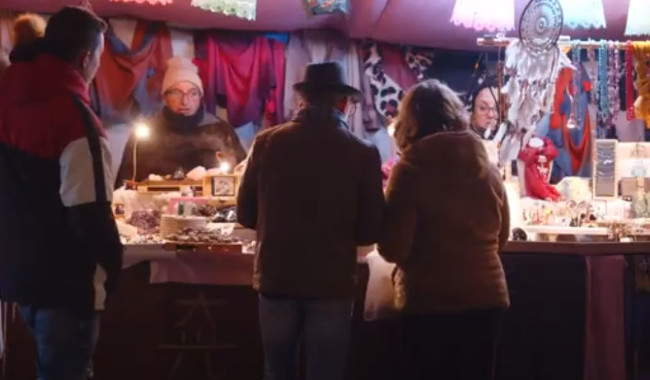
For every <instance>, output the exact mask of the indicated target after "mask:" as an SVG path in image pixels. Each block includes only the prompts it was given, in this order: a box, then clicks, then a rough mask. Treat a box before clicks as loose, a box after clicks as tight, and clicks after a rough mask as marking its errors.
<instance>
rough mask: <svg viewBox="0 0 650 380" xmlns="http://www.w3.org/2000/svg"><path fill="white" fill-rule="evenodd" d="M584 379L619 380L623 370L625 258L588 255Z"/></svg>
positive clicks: (624, 375)
mask: <svg viewBox="0 0 650 380" xmlns="http://www.w3.org/2000/svg"><path fill="white" fill-rule="evenodd" d="M585 264H586V272H587V284H586V293H587V300H586V301H587V303H586V316H585V356H584V358H585V375H584V380H621V379H625V378H626V371H625V317H624V315H625V313H624V309H625V305H624V270H625V257H624V256H622V255H621V256H588V257H586V258H585Z"/></svg>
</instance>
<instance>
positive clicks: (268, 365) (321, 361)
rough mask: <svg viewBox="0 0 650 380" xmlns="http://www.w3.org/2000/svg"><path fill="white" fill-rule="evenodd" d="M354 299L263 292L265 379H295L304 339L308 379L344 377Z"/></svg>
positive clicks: (335, 379)
mask: <svg viewBox="0 0 650 380" xmlns="http://www.w3.org/2000/svg"><path fill="white" fill-rule="evenodd" d="M352 306H353V301H352V300H348V299H336V300H325V299H299V298H280V297H272V298H268V297H265V296H260V299H259V318H260V327H261V331H262V345H263V346H264V359H265V360H264V361H265V369H264V380H296V379H297V378H298V363H299V356H300V344H301V342H302V340H303V339H304V342H305V353H306V356H307V357H306V362H307V380H343V379H344V378H345V373H346V364H347V357H348V346H349V343H350V325H351V320H352Z"/></svg>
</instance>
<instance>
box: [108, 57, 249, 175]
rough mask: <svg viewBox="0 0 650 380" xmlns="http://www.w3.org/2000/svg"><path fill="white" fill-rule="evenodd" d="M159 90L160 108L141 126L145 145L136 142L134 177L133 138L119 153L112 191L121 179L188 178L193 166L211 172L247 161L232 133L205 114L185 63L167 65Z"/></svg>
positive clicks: (198, 85) (194, 74)
mask: <svg viewBox="0 0 650 380" xmlns="http://www.w3.org/2000/svg"><path fill="white" fill-rule="evenodd" d="M162 91H163V98H164V102H165V105H164V107H163V108H162V109H161V110H160V111H159V112H157V113H156V114H154V115H153V116H151V117H150V118H148V119H147V120H145V121H144V124H145V125H147V126H148V127H149V128H150V129H151V132H150V136H149V137H148V140H147V141H146V142H142V143H138V150H137V156H136V157H135V159H136V173H135V176H134V173H133V146H134V144H135V138H136V137H135V136H133V137H131V139H129V142H128V143H127V146H126V148H125V149H124V155H123V159H122V164H121V167H120V174H119V179H118V181H117V183H116V186H118V187H119V186H121V185H122V182H123V181H124V180H131V179H135V180H136V181H142V180H144V179H146V178H147V177H148V176H149V175H150V174H155V175H160V176H166V175H171V174H174V172H176V170H178V169H182V170H183V172H185V173H187V172H189V171H190V170H192V169H194V168H195V167H197V166H203V167H205V168H206V169H211V168H216V167H218V166H219V164H220V163H221V162H224V161H225V162H227V163H228V164H229V166H230V168H234V167H235V166H236V165H237V164H238V163H239V162H241V161H242V160H244V159H245V158H246V151H245V150H244V148H243V147H242V145H241V142H240V141H239V137H237V134H236V133H235V130H234V128H233V127H232V126H231V125H230V124H229V123H227V122H226V121H224V120H222V119H220V118H217V117H216V116H214V115H211V114H209V113H208V112H206V111H205V106H204V104H203V84H202V82H201V79H200V78H199V76H198V69H197V67H196V66H195V65H194V64H193V63H192V62H191V61H190V60H189V59H187V58H184V57H180V56H178V57H173V58H171V59H170V60H169V62H168V64H167V71H166V72H165V77H164V79H163V85H162ZM217 156H219V157H217Z"/></svg>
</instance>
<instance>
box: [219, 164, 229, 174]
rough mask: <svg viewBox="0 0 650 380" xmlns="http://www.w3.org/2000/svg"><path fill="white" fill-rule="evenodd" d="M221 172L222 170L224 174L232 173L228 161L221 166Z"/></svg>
mask: <svg viewBox="0 0 650 380" xmlns="http://www.w3.org/2000/svg"><path fill="white" fill-rule="evenodd" d="M219 170H221V172H222V173H228V172H230V164H229V163H228V162H226V161H222V162H221V164H219Z"/></svg>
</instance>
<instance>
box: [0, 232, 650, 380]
mask: <svg viewBox="0 0 650 380" xmlns="http://www.w3.org/2000/svg"><path fill="white" fill-rule="evenodd" d="M641 253H650V243H624V244H616V243H593V244H576V243H533V242H512V243H510V244H509V245H508V247H507V249H506V251H505V252H504V254H503V263H504V267H505V270H506V275H507V278H508V284H509V287H510V292H511V298H512V307H511V309H510V310H509V311H508V312H507V313H506V315H505V318H504V321H503V324H502V327H501V334H500V341H499V359H498V368H497V378H498V379H503V380H506V379H507V380H521V379H530V380H551V379H552V380H565V379H566V380H576V379H585V380H622V379H626V375H628V374H630V375H631V369H632V368H634V367H640V368H642V367H643V362H644V360H643V358H642V359H641V360H638V361H635V360H634V350H633V349H632V347H633V345H632V343H634V342H632V340H630V339H627V340H626V334H625V332H626V329H628V330H630V329H631V326H632V323H631V320H632V318H631V317H630V316H631V315H632V314H626V312H625V310H626V308H632V307H629V306H630V304H631V303H632V301H629V302H626V295H628V296H630V297H629V298H631V295H632V293H633V290H634V288H633V282H631V281H630V277H629V274H630V273H629V272H630V270H629V269H627V270H626V255H636V254H641ZM630 257H631V256H630ZM125 264H126V265H128V267H127V268H126V269H125V270H124V272H123V276H122V279H121V283H120V291H119V293H118V295H117V296H116V297H115V298H114V299H113V300H112V302H111V303H110V304H109V309H108V310H107V312H106V313H105V314H104V315H103V317H102V331H101V336H100V342H99V347H98V350H97V353H96V357H95V370H96V379H98V380H104V379H106V380H114V379H120V380H131V379H137V380H148V379H151V380H158V379H193V380H201V379H210V378H223V379H237V380H247V379H250V380H259V379H261V376H262V369H263V356H262V350H261V343H260V340H259V328H258V323H257V295H256V293H255V292H254V291H253V290H252V289H251V287H250V282H251V279H252V265H253V257H252V256H251V255H221V256H219V257H212V258H210V257H205V256H202V257H193V256H191V255H188V254H187V253H176V252H165V251H162V250H161V249H160V248H159V247H128V248H127V250H126V254H125ZM174 266H178V267H180V268H183V269H182V270H181V271H176V270H175V273H176V275H178V273H182V276H190V277H191V276H192V273H194V272H196V273H201V274H200V276H205V275H206V270H207V272H208V274H209V273H212V280H211V281H207V282H213V284H208V283H206V281H203V280H196V281H194V282H193V283H177V282H167V283H155V284H152V283H151V280H152V278H153V277H157V278H159V279H160V278H162V277H160V276H153V275H154V269H155V270H157V271H163V272H167V273H168V272H169V268H170V267H174ZM359 270H360V276H359V278H360V281H359V287H358V292H357V295H358V296H357V300H358V302H357V306H356V310H355V317H354V329H353V345H352V358H351V360H350V376H349V379H355V380H356V379H359V380H365V379H368V380H371V379H372V380H383V379H396V380H397V379H404V378H405V375H404V374H405V372H406V371H408V367H409V366H408V363H406V362H405V360H404V357H403V354H402V352H401V350H400V344H399V342H400V337H399V330H398V328H397V323H396V322H395V321H377V322H365V321H363V320H362V316H363V310H361V308H362V307H363V306H362V305H363V297H364V295H365V284H366V280H367V277H368V272H367V271H368V269H367V267H366V266H365V265H360V267H359ZM626 274H627V275H628V276H626ZM197 276H198V275H197ZM176 278H178V277H176ZM9 314H10V315H9V318H8V327H7V352H6V353H7V357H6V363H5V364H6V372H5V374H6V378H7V379H30V378H35V375H34V371H33V360H34V357H35V356H34V349H33V345H32V343H31V339H30V337H29V336H28V334H27V331H26V330H25V328H24V325H23V324H22V322H21V321H20V317H19V316H16V315H13V316H12V315H11V314H12V313H11V311H10V313H9ZM628 320H629V321H628ZM637 325H638V323H637ZM626 342H628V347H627V350H626ZM626 363H627V364H628V365H627V367H626ZM219 375H222V376H221V377H219ZM630 378H632V377H630Z"/></svg>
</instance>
